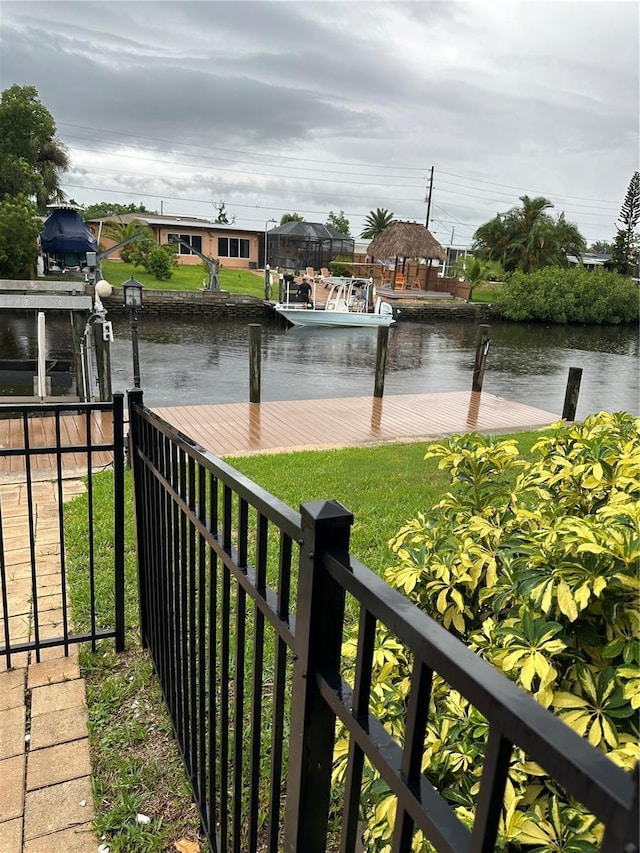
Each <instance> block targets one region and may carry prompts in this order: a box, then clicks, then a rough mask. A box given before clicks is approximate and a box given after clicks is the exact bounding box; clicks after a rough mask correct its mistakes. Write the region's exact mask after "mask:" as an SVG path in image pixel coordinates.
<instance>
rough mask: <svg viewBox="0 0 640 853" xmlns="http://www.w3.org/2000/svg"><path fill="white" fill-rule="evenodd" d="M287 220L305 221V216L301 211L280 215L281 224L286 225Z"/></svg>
mask: <svg viewBox="0 0 640 853" xmlns="http://www.w3.org/2000/svg"><path fill="white" fill-rule="evenodd" d="M287 222H304V216H300V214H299V213H283V214H282V216H281V217H280V225H286V224H287Z"/></svg>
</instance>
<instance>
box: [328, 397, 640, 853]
mask: <svg viewBox="0 0 640 853" xmlns="http://www.w3.org/2000/svg"><path fill="white" fill-rule="evenodd" d="M533 452H534V454H535V455H536V457H537V458H536V461H534V462H525V461H524V460H522V459H521V458H520V456H519V451H518V446H517V443H516V442H515V441H507V440H504V441H496V440H493V439H487V438H483V437H482V436H479V435H475V434H472V435H465V436H462V437H457V438H453V439H451V440H449V441H447V442H444V443H442V444H436V445H433V446H431V447H430V448H429V451H428V453H427V457H436V458H439V460H440V462H439V467H440V468H441V469H444V470H447V471H448V472H449V474H450V476H451V490H450V492H449V493H448V494H446V495H445V497H444V498H443V499H442V500H441V501H440V503H439V504H437V505H436V506H435V507H433V508H432V509H431V510H430V511H428V512H426V513H425V514H424V515H419V516H418V517H417V518H414V519H412V520H411V521H409V522H407V524H405V525H404V527H403V528H402V529H401V530H400V531H399V532H398V534H397V535H396V536H395V537H394V539H393V540H392V542H391V543H390V544H391V547H392V550H393V553H394V555H395V563H394V565H393V566H392V567H391V568H389V569H388V571H387V573H386V579H387V580H388V581H389V583H391V584H392V585H393V586H395V587H397V588H398V589H400V590H402V591H403V592H404V593H406V594H407V596H408V597H409V598H411V600H412V601H414V602H415V603H416V604H417V605H418V606H419V607H421V608H422V609H423V610H425V611H426V612H427V613H429V614H430V615H431V616H432V617H434V618H435V619H437V620H438V621H439V622H440V623H441V624H443V625H444V626H445V627H446V628H448V629H449V630H450V631H452V632H453V633H454V634H456V635H457V636H459V637H460V639H462V640H463V641H464V642H465V643H466V644H467V645H468V646H469V647H470V648H471V649H473V650H474V651H475V652H476V653H477V654H478V655H480V656H481V657H483V658H484V659H485V660H487V661H488V662H490V663H491V664H492V665H493V666H495V667H497V668H498V669H499V670H501V671H502V672H503V673H505V675H506V676H508V677H509V678H510V679H512V680H513V681H515V682H516V683H517V684H518V685H520V686H521V687H522V688H523V689H525V690H526V691H528V692H529V693H531V694H532V695H533V696H534V697H535V698H536V699H537V700H538V701H539V702H540V703H541V704H542V705H544V706H545V707H546V708H549V709H550V710H551V711H553V712H554V713H555V714H557V715H558V716H560V718H561V719H563V720H564V721H565V722H566V723H567V724H568V725H569V726H571V727H572V728H573V729H574V730H575V731H576V732H578V734H580V735H582V736H584V737H585V738H587V739H588V741H589V742H590V743H591V744H593V746H595V747H597V748H598V749H600V750H602V751H603V752H605V753H606V754H607V755H608V756H609V757H610V758H611V760H612V761H615V762H616V763H617V764H619V765H621V766H622V767H624V768H626V769H631V768H632V767H633V765H634V764H635V762H636V761H637V760H638V759H639V758H640V740H639V731H638V713H637V711H638V708H639V707H640V611H639V608H638V592H639V584H638V565H639V559H640V419H634V418H633V417H632V416H631V415H629V414H626V413H618V414H608V413H604V412H601V413H599V414H597V415H594V416H591V417H589V418H587V419H586V420H585V421H584V423H582V424H571V425H565V424H563V423H562V422H560V423H558V424H555V425H554V426H553V427H551V428H550V429H549V430H546V431H544V432H543V433H542V435H541V438H540V439H539V440H538V441H537V443H536V445H535V446H534V448H533ZM354 649H355V645H354V643H353V642H351V641H349V642H347V643H346V645H345V649H344V652H345V656H346V657H347V658H349V656H350V655H351V656H352V655H353V652H354ZM374 670H375V671H374V688H373V700H372V710H373V711H374V713H376V715H377V716H379V718H380V719H381V720H382V721H383V723H384V725H385V726H386V727H387V729H388V730H389V731H390V732H392V733H393V735H394V737H397V738H398V740H399V741H400V742H401V741H402V737H403V727H404V716H405V712H406V697H407V695H408V690H409V674H410V659H409V658H408V655H407V653H406V651H405V649H403V647H402V646H400V645H399V644H398V643H397V641H395V640H394V639H393V638H392V637H390V636H389V635H388V634H387V633H386V632H385V631H383V630H381V631H380V633H379V636H378V646H377V651H376V663H375V665H374ZM486 735H487V724H486V721H485V720H484V719H483V718H482V716H481V715H480V714H479V713H478V712H477V711H476V710H475V709H474V708H472V707H471V706H470V705H469V703H468V702H467V701H466V700H465V699H464V698H463V697H461V696H460V695H459V694H458V693H457V692H455V691H453V690H451V689H450V688H449V687H448V686H447V685H446V684H445V683H443V681H442V679H441V678H439V677H438V676H436V677H435V679H434V689H433V696H432V700H431V712H430V715H429V723H428V731H427V738H426V748H425V753H424V760H423V769H425V771H426V772H427V773H428V777H429V779H430V780H431V781H432V783H433V784H434V785H436V786H437V787H438V788H439V789H440V790H441V791H443V792H444V795H445V797H447V799H448V800H449V801H450V802H451V803H452V804H453V805H454V806H455V808H456V810H457V813H458V815H459V816H460V818H461V819H462V820H463V821H464V822H467V823H468V824H469V825H471V823H472V820H473V809H474V802H475V798H476V796H477V792H478V788H479V779H480V774H481V771H482V763H483V757H484V748H485V742H486ZM345 766H346V740H344V739H341V740H340V741H339V743H338V747H337V751H336V762H335V771H334V772H335V776H336V779H339V778H340V777H341V775H342V774H343V773H344V770H345ZM427 768H428V769H427ZM366 773H367V780H366V785H365V788H364V790H363V799H362V802H363V806H362V808H363V819H364V821H365V825H366V830H365V843H366V849H367V850H370V851H379V853H383V851H384V853H386V851H388V850H389V851H390V849H391V846H390V845H391V836H392V830H393V818H394V809H395V800H394V798H393V796H392V795H391V794H390V793H389V790H388V788H387V787H386V786H385V784H384V783H383V781H382V780H381V779H380V778H378V775H377V773H376V772H375V771H374V770H373V769H372V768H371V767H369V766H368V767H367V769H366ZM600 836H601V828H600V827H599V826H598V825H597V824H596V823H595V822H594V820H593V819H592V818H591V817H589V816H588V815H585V814H584V813H583V812H582V811H581V808H580V805H579V804H578V803H575V802H572V801H570V800H569V799H567V797H566V796H565V795H564V793H563V792H562V791H560V790H558V789H557V787H556V786H555V785H554V784H553V782H552V781H551V780H549V779H548V778H546V777H545V775H544V773H543V771H542V770H541V769H540V768H539V767H537V766H536V765H535V764H533V763H532V762H530V761H528V760H527V757H526V756H525V755H524V754H522V753H521V752H520V751H515V752H514V757H513V761H512V767H511V772H510V776H509V782H508V785H507V790H506V794H505V802H504V808H503V814H502V820H501V826H500V837H501V842H500V843H501V845H502V846H503V848H504V849H509V850H515V851H517V850H526V851H536V853H537V851H543V850H544V851H546V850H558V851H560V850H562V851H575V853H578V851H580V853H588V851H590V850H592V849H593V850H595V849H596V847H597V843H598V840H599V838H600ZM414 849H415V850H416V851H427V850H430V849H431V848H430V846H429V845H428V843H427V842H426V841H424V840H423V839H422V838H421V837H420V834H419V833H416V838H415V840H414Z"/></svg>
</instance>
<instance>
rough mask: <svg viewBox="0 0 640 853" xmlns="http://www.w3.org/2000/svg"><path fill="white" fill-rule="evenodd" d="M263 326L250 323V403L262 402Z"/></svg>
mask: <svg viewBox="0 0 640 853" xmlns="http://www.w3.org/2000/svg"><path fill="white" fill-rule="evenodd" d="M261 343H262V326H261V325H260V324H259V323H249V402H250V403H259V402H260V384H261V361H262V352H261Z"/></svg>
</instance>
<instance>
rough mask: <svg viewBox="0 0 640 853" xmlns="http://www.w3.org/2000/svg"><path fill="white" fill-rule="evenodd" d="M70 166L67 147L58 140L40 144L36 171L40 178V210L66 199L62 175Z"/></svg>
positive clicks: (38, 197)
mask: <svg viewBox="0 0 640 853" xmlns="http://www.w3.org/2000/svg"><path fill="white" fill-rule="evenodd" d="M70 164H71V160H70V158H69V152H68V150H67V146H66V145H64V144H63V143H62V142H60V141H59V140H58V139H49V140H43V141H42V142H41V143H40V144H39V146H38V153H37V159H36V165H35V171H36V174H37V175H38V177H39V182H38V188H37V190H36V202H37V204H38V208H39V209H40V210H45V208H46V206H47V205H48V204H51V202H56V201H58V202H60V201H64V200H65V199H66V197H67V196H66V194H65V193H64V192H63V191H62V189H61V187H60V173H61V172H66V171H67V169H68V168H69V166H70Z"/></svg>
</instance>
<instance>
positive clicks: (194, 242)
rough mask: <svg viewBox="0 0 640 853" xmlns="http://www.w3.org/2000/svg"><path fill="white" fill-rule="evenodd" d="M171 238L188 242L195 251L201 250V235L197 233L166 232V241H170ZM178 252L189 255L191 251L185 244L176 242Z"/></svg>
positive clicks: (171, 240)
mask: <svg viewBox="0 0 640 853" xmlns="http://www.w3.org/2000/svg"><path fill="white" fill-rule="evenodd" d="M173 240H182V241H183V242H185V243H188V244H189V245H190V246H191V247H192V248H193V249H195V250H196V251H197V252H201V251H202V237H201V236H200V235H199V234H167V241H168V242H169V243H171V242H173ZM178 254H179V255H190V254H191V252H190V251H189V249H187V247H186V246H183V245H182V243H178Z"/></svg>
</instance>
